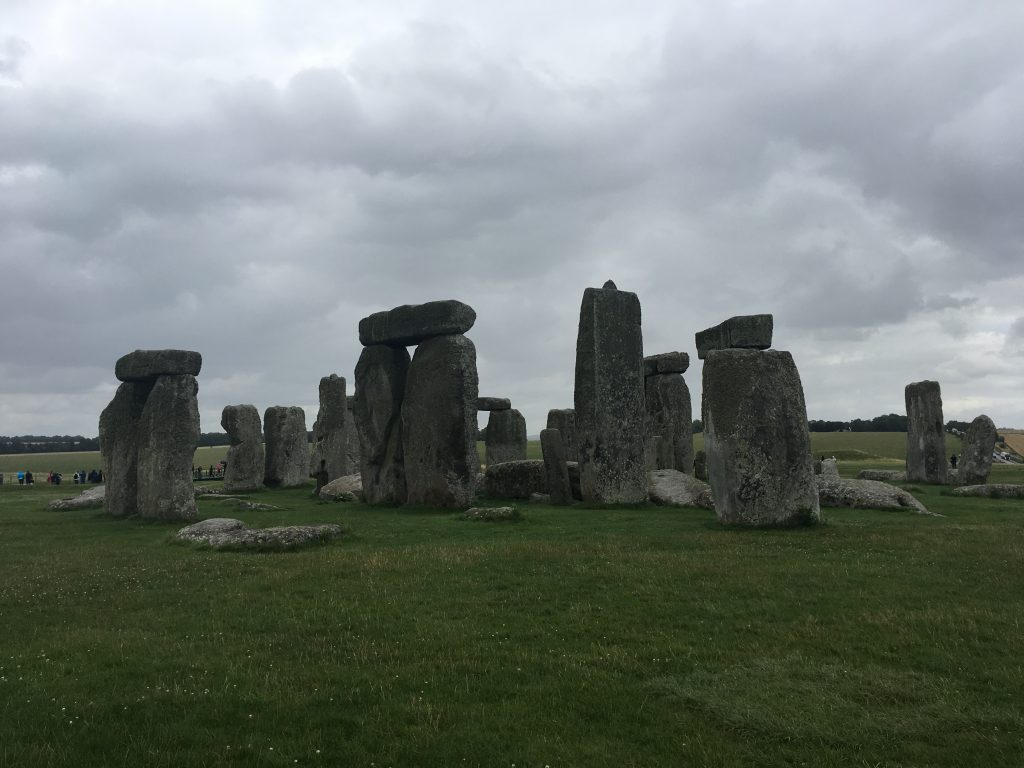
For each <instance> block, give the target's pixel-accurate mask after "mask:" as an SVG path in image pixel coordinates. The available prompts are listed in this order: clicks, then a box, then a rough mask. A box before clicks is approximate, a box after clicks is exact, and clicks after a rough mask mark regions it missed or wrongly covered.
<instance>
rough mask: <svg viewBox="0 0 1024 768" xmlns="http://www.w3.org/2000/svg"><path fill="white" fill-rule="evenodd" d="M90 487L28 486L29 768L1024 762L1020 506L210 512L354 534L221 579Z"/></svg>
mask: <svg viewBox="0 0 1024 768" xmlns="http://www.w3.org/2000/svg"><path fill="white" fill-rule="evenodd" d="M847 472H848V468H847V467H844V473H847ZM1019 472H1020V470H1018V469H1016V468H1013V469H1012V474H1011V473H1007V474H1006V477H996V478H993V479H994V480H996V479H1009V478H1010V477H1013V478H1014V479H1017V473H1019ZM61 491H64V492H67V491H68V488H67V487H63V488H48V487H46V486H45V485H43V486H36V487H35V488H24V487H18V486H15V487H10V486H7V487H5V488H3V489H0V541H2V545H0V546H2V552H3V557H2V558H0V649H2V653H0V765H3V766H101V765H102V766H193V765H195V766H227V765H237V766H292V765H318V766H339V765H362V766H388V765H392V766H415V765H419V766H449V765H455V766H462V765H470V766H471V765H480V766H494V765H505V766H510V765H513V764H514V765H515V766H518V767H522V766H604V765H608V766H658V765H663V766H684V765H708V766H751V765H758V766H791V765H808V766H974V765H978V766H982V765H984V766H1019V765H1021V764H1022V763H1024V711H1022V706H1024V705H1022V703H1024V661H1022V660H1024V631H1022V625H1021V616H1024V505H1022V504H1021V502H1019V501H1010V500H996V499H973V500H961V499H955V498H953V497H950V496H947V495H943V494H942V492H941V491H940V490H939V489H934V488H925V489H921V490H918V491H916V493H917V495H918V496H919V497H920V498H921V499H922V500H923V501H924V502H925V504H926V505H927V506H928V507H929V508H931V509H932V510H934V511H937V512H941V513H943V514H945V515H946V517H944V518H928V517H921V516H917V515H911V514H904V513H885V512H865V511H854V510H828V511H827V512H826V516H827V524H825V525H822V526H820V527H817V528H814V529H804V530H793V531H738V530H727V529H722V528H720V527H718V526H717V525H716V524H715V523H714V517H713V515H712V514H710V513H708V512H705V511H702V510H669V509H659V508H645V509H629V510H610V509H600V510H596V509H584V508H579V507H576V508H571V509H558V508H553V507H540V506H532V505H522V506H521V507H520V509H521V511H522V513H523V516H524V519H523V520H522V521H521V522H518V523H515V524H500V523H498V524H488V523H472V522H466V521H462V520H460V519H459V517H458V515H457V513H447V512H436V511H426V510H394V509H370V508H367V507H364V506H358V505H342V504H325V503H321V502H317V501H313V500H312V499H311V498H310V496H309V489H300V490H289V491H277V492H263V493H259V494H252V497H253V498H258V499H259V500H260V501H264V502H270V503H273V504H276V505H278V506H279V507H280V508H281V509H280V511H273V512H242V511H239V510H238V509H236V508H233V507H227V508H225V507H224V506H223V503H222V502H218V501H216V500H213V499H209V498H203V499H201V500H200V511H201V514H202V516H204V517H210V516H230V517H241V518H243V519H245V520H246V521H247V522H249V523H250V524H253V525H260V526H265V525H275V524H282V523H298V522H304V523H306V522H342V523H345V524H346V525H347V526H348V527H349V529H350V531H351V533H350V536H349V537H348V538H346V539H344V540H342V541H338V542H335V543H331V544H326V545H320V546H316V547H314V548H311V549H307V550H304V551H300V552H294V553H237V552H225V553H215V552H211V551H207V550H202V549H197V548H193V547H182V546H177V545H173V544H171V543H169V540H170V538H171V536H172V534H173V532H174V531H175V530H176V528H177V526H174V525H171V526H168V525H156V524H145V523H141V522H137V521H114V520H111V519H108V518H105V517H103V516H102V515H101V514H99V513H98V512H96V511H87V512H72V513H68V512H50V511H48V510H46V509H45V502H46V501H47V500H48V499H50V498H54V497H56V496H58V495H60V492H61Z"/></svg>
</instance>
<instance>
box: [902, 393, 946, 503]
mask: <svg viewBox="0 0 1024 768" xmlns="http://www.w3.org/2000/svg"><path fill="white" fill-rule="evenodd" d="M904 398H905V400H906V405H907V481H908V482H911V483H934V484H938V485H942V484H943V483H945V482H946V429H945V427H944V426H943V421H942V391H941V389H940V388H939V383H938V382H937V381H916V382H913V383H911V384H907V386H906V388H905V390H904Z"/></svg>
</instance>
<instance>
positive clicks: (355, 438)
mask: <svg viewBox="0 0 1024 768" xmlns="http://www.w3.org/2000/svg"><path fill="white" fill-rule="evenodd" d="M355 404H356V396H355V395H349V396H348V397H346V398H345V461H346V463H347V464H348V471H349V472H350V473H353V474H358V473H359V467H360V465H361V463H362V462H361V460H360V458H359V430H357V429H356V417H355V413H354V409H355Z"/></svg>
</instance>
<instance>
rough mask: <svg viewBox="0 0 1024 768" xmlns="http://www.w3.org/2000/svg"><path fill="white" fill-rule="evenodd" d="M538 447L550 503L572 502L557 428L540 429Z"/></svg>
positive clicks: (566, 466) (567, 471) (567, 468)
mask: <svg viewBox="0 0 1024 768" xmlns="http://www.w3.org/2000/svg"><path fill="white" fill-rule="evenodd" d="M540 447H541V452H542V454H543V456H544V479H545V484H546V485H547V489H548V498H549V500H550V502H551V503H552V504H572V483H570V482H569V467H568V465H567V463H566V461H567V459H566V455H565V446H564V445H562V436H561V434H559V432H558V430H557V429H542V430H541V431H540Z"/></svg>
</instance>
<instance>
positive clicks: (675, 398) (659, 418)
mask: <svg viewBox="0 0 1024 768" xmlns="http://www.w3.org/2000/svg"><path fill="white" fill-rule="evenodd" d="M644 403H645V406H646V408H647V434H648V435H661V438H662V443H663V444H662V447H661V450H659V451H658V455H657V458H656V461H657V466H656V467H652V469H675V470H678V471H680V472H683V473H685V474H687V475H692V474H693V410H692V406H691V405H690V389H689V387H687V386H686V382H685V381H684V380H683V376H682V374H680V373H657V374H654V375H653V376H648V377H647V378H646V379H644Z"/></svg>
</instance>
